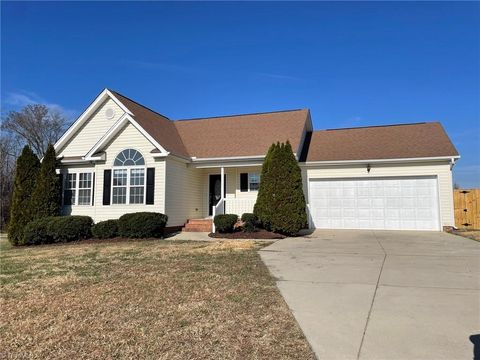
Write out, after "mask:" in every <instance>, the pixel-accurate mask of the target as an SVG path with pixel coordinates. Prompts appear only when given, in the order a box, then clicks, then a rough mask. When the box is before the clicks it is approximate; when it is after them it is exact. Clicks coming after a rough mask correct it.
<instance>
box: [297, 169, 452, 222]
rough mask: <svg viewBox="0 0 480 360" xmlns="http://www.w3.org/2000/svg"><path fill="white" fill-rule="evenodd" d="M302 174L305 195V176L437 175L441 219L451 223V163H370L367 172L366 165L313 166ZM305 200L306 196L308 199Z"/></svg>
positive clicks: (316, 177) (315, 177)
mask: <svg viewBox="0 0 480 360" xmlns="http://www.w3.org/2000/svg"><path fill="white" fill-rule="evenodd" d="M302 170H303V171H302V173H303V175H304V177H305V176H306V178H304V180H305V181H304V192H305V197H306V198H307V199H308V180H310V179H333V178H339V179H340V178H374V177H408V176H436V177H437V179H438V193H439V205H440V220H441V223H442V226H453V225H454V216H453V215H454V214H453V184H452V172H451V170H450V163H449V162H447V161H445V162H428V163H409V164H407V163H405V164H383V165H380V164H372V165H371V170H370V173H368V172H367V169H366V165H348V166H316V167H305V168H303V169H302ZM307 201H308V200H307Z"/></svg>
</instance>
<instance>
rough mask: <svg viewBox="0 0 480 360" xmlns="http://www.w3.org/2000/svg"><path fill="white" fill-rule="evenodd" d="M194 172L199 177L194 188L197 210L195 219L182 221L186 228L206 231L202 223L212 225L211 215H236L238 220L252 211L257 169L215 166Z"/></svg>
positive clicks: (258, 178)
mask: <svg viewBox="0 0 480 360" xmlns="http://www.w3.org/2000/svg"><path fill="white" fill-rule="evenodd" d="M195 170H196V172H197V174H199V181H198V183H197V187H198V188H199V194H200V196H201V207H200V208H196V209H195V210H196V211H195V216H189V217H188V218H187V219H186V224H187V229H188V228H190V229H193V231H195V230H196V231H206V224H208V223H210V224H212V222H211V220H212V219H213V218H214V217H215V215H219V214H237V215H238V216H239V217H240V216H241V215H242V214H244V213H251V212H253V207H254V205H255V202H256V200H257V193H258V188H259V185H260V172H261V166H236V167H232V166H228V167H227V166H218V167H208V168H198V169H195ZM201 220H203V222H202V221H201ZM208 220H210V221H208ZM201 225H203V226H201ZM197 229H202V230H197Z"/></svg>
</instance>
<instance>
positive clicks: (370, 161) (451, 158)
mask: <svg viewBox="0 0 480 360" xmlns="http://www.w3.org/2000/svg"><path fill="white" fill-rule="evenodd" d="M458 159H460V155H457V156H434V157H418V158H399V159H365V160H334V161H306V162H304V163H300V164H299V165H300V166H302V167H309V166H318V165H349V164H367V163H368V164H373V163H376V164H378V163H383V164H390V163H399V162H424V161H442V160H443V161H445V160H447V161H450V162H452V161H453V162H455V161H456V160H458Z"/></svg>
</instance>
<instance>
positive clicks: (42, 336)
mask: <svg viewBox="0 0 480 360" xmlns="http://www.w3.org/2000/svg"><path fill="white" fill-rule="evenodd" d="M1 245H2V249H1V257H0V261H1V276H0V280H1V284H2V285H1V289H2V292H1V318H0V339H1V340H0V349H1V350H0V358H7V359H46V358H49V359H66V358H72V359H78V358H82V359H127V358H128V359H131V358H142V359H145V358H147V359H246V358H248V359H289V358H290V359H313V358H314V356H313V353H312V351H311V350H310V348H309V346H308V344H307V342H306V340H305V338H304V336H303V334H302V332H301V331H300V329H299V328H298V325H297V324H296V322H295V321H294V318H293V316H292V314H291V313H290V311H289V310H288V308H287V306H286V304H285V302H284V301H283V299H282V298H281V296H280V294H279V292H278V290H277V288H276V287H275V283H274V281H273V280H272V278H271V277H270V275H269V273H268V270H267V269H266V267H265V266H264V265H263V263H262V262H261V260H260V258H259V256H258V254H257V249H258V247H259V245H258V244H256V243H254V242H243V241H240V242H236V241H232V242H208V243H202V242H184V243H177V242H170V241H161V240H156V241H144V242H116V243H102V244H91V243H90V244H74V245H71V244H68V245H60V246H42V247H31V248H11V247H9V246H8V245H7V244H6V242H5V240H4V239H3V240H2V241H1Z"/></svg>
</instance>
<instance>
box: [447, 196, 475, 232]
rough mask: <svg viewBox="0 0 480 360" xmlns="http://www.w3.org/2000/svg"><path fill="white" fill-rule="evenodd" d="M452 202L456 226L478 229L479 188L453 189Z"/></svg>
mask: <svg viewBox="0 0 480 360" xmlns="http://www.w3.org/2000/svg"><path fill="white" fill-rule="evenodd" d="M453 204H454V208H455V226H456V227H457V228H463V229H480V189H470V190H459V189H455V190H454V191H453Z"/></svg>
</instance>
